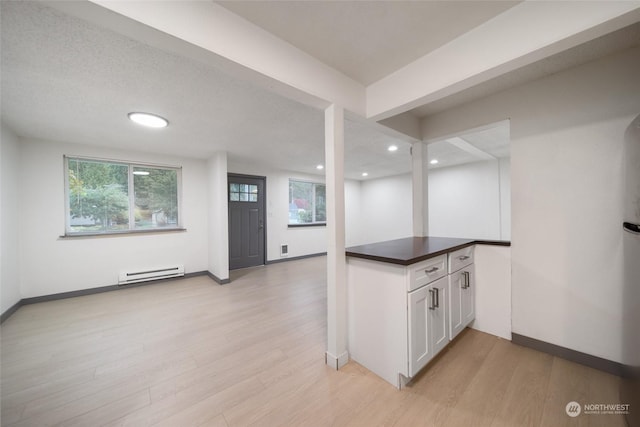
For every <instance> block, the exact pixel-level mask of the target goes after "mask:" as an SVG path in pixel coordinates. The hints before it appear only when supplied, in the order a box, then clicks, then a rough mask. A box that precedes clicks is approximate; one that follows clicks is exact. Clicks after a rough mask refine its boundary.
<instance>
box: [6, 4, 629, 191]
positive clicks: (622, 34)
mask: <svg viewBox="0 0 640 427" xmlns="http://www.w3.org/2000/svg"><path fill="white" fill-rule="evenodd" d="M267 3H269V4H268V5H267V4H263V2H240V3H239V4H236V3H235V2H234V3H233V5H231V4H228V3H224V2H223V4H224V5H225V7H228V8H229V9H230V10H234V9H238V10H237V12H239V13H243V14H244V15H245V16H246V17H247V18H248V19H258V18H255V17H254V16H253V15H256V13H257V12H256V11H258V12H260V11H261V10H264V11H265V12H264V13H265V17H264V19H263V21H264V22H262V24H261V25H264V26H265V27H267V26H270V25H275V24H273V22H275V21H277V19H276V18H277V17H278V14H283V15H282V16H285V17H287V19H286V21H289V20H290V21H296V22H298V21H300V22H303V23H306V24H305V25H304V26H306V27H305V28H306V30H305V31H306V32H305V31H303V29H302V28H300V27H299V24H296V23H295V22H287V23H281V24H279V25H276V27H280V26H281V27H282V29H281V30H277V28H276V29H274V30H273V31H274V33H276V34H277V33H278V31H282V32H284V35H282V37H284V38H285V39H287V40H288V41H290V43H292V44H295V43H308V46H306V47H305V46H299V47H300V48H302V49H309V50H310V52H309V53H310V54H312V55H317V56H318V57H319V58H320V59H321V60H324V61H327V62H329V63H332V64H333V65H335V66H336V67H337V68H341V69H344V70H345V73H351V74H353V75H354V77H355V78H356V79H360V80H362V81H369V80H375V79H377V78H379V76H380V73H386V72H388V70H393V69H395V68H397V67H398V66H402V65H404V63H405V61H410V60H411V58H412V55H414V56H415V55H418V56H419V55H421V54H423V53H425V52H427V51H429V50H431V49H433V48H435V47H437V45H438V44H442V43H443V42H444V41H446V40H447V38H451V37H455V35H456V34H457V32H460V31H466V29H469V28H471V27H473V26H475V25H478V24H479V23H481V22H484V21H485V20H486V19H488V18H490V16H491V15H492V14H496V13H499V11H500V9H501V8H503V9H506V8H508V7H510V6H511V5H512V3H503V2H497V3H494V2H489V3H485V2H471V3H472V4H466V3H462V2H446V3H447V4H449V3H456V4H454V5H448V6H444V3H443V4H441V2H366V1H365V2H348V3H344V2H339V3H336V4H341V5H342V6H341V7H344V8H345V9H344V11H343V12H340V9H339V8H338V9H336V4H333V5H332V4H330V3H328V2H300V3H309V4H307V5H300V4H298V3H295V5H294V4H291V3H290V2H289V3H279V2H267ZM430 3H434V4H432V5H430V6H424V4H430ZM436 4H437V6H436ZM479 4H482V5H484V6H483V7H479V6H478V5H479ZM392 5H393V7H391V6H392ZM421 5H422V6H421ZM463 6H464V11H463V12H462V9H459V8H461V7H463ZM485 7H486V10H485V9H484V8H485ZM0 8H1V26H0V31H1V33H0V41H1V48H2V49H1V55H2V56H1V64H0V65H1V67H2V68H1V70H0V71H1V72H0V78H1V83H0V84H1V87H0V89H1V91H2V98H1V112H2V120H3V121H4V122H5V123H6V124H7V125H9V126H10V127H11V128H13V129H14V130H15V131H16V133H17V134H18V135H20V136H23V137H30V138H38V139H44V140H56V141H64V142H72V143H81V144H93V145H100V146H109V147H115V148H121V149H128V150H136V151H142V152H151V151H155V152H161V153H167V154H175V155H180V156H188V157H194V158H207V157H209V156H210V155H211V154H212V153H214V152H215V151H220V150H225V151H227V152H228V153H229V157H230V159H232V160H236V161H246V162H249V163H260V164H263V165H266V166H268V167H272V168H277V169H284V170H292V171H298V172H302V173H312V174H313V173H318V172H317V170H316V169H315V166H316V165H317V164H319V163H323V162H324V136H323V133H324V122H323V120H324V119H323V113H322V111H320V110H317V109H314V108H312V107H309V106H306V105H303V104H300V103H297V102H294V101H292V100H290V99H285V98H282V97H281V96H278V95H276V94H274V93H272V92H269V91H267V90H265V89H262V88H259V87H257V86H254V85H253V84H251V83H248V82H246V81H243V80H240V79H238V78H237V77H234V76H230V75H228V74H226V73H224V72H222V71H220V70H218V69H216V68H214V67H212V66H210V65H205V64H203V63H199V62H196V61H194V60H191V59H187V58H185V57H183V56H180V55H179V54H175V53H168V52H166V51H163V50H160V49H157V48H153V47H150V46H148V45H146V44H143V43H141V42H138V41H135V40H132V39H130V38H128V37H125V36H123V35H121V34H119V33H116V32H113V31H111V30H106V29H104V28H101V27H99V26H96V25H93V24H89V23H88V22H86V21H83V20H81V19H78V18H73V17H70V16H68V15H65V14H64V13H62V12H60V11H58V10H57V9H52V8H49V7H47V5H46V2H8V1H4V2H0ZM363 8H364V9H367V10H369V11H368V12H367V11H365V10H364V9H363ZM418 8H425V9H424V10H422V11H420V10H419V9H418ZM449 8H450V9H449ZM289 9H290V13H289ZM455 10H457V11H458V12H461V13H460V16H455V17H453V18H452V17H450V16H449V15H448V14H450V13H452V11H455ZM357 11H360V12H361V13H362V15H358V16H360V17H358V16H356V12H357ZM472 12H473V13H472ZM261 13H262V12H260V13H257V15H260V16H261ZM420 13H423V14H424V16H422V19H419V20H417V21H419V22H417V21H416V20H415V19H414V18H415V16H412V17H410V16H409V15H414V14H415V15H419V14H420ZM467 15H473V16H467ZM365 18H366V19H365ZM410 18H411V19H410ZM420 23H421V24H420ZM445 24H446V25H445ZM136 25H137V24H136ZM423 27H428V28H423ZM639 27H640V25H639V24H635V25H634V26H631V27H628V28H626V29H623V30H620V31H618V32H616V33H612V34H610V35H607V36H604V37H602V38H601V39H597V40H594V41H592V42H590V43H588V44H586V45H582V46H579V47H576V48H573V49H570V50H568V51H566V52H564V53H563V54H558V55H556V56H554V57H550V58H548V59H546V60H543V61H540V62H538V63H535V64H533V65H531V66H528V67H526V68H523V69H520V70H516V71H514V72H512V73H509V74H507V75H506V76H503V77H501V78H500V79H494V80H492V81H489V82H487V83H485V84H483V85H480V86H477V87H474V88H471V89H469V90H467V91H463V92H460V93H458V94H454V95H452V96H450V97H448V98H445V99H443V100H440V101H437V102H434V103H432V104H429V105H426V106H423V107H420V108H418V109H415V110H413V111H412V112H411V113H412V114H414V115H417V116H425V115H431V114H434V113H437V112H439V111H442V110H444V109H446V108H451V107H453V106H455V105H459V104H460V103H463V102H468V101H470V100H473V99H476V98H478V97H481V96H486V95H488V94H490V93H494V92H496V91H499V90H503V89H506V88H507V87H511V86H514V85H516V84H521V83H523V82H525V81H529V80H531V79H534V78H539V77H541V76H543V75H546V74H550V73H554V72H558V71H560V70H562V69H565V68H568V67H570V66H575V65H578V64H581V63H584V62H586V61H588V60H592V59H595V58H597V57H599V56H602V55H605V54H607V53H611V52H613V51H616V50H620V49H624V48H626V47H631V46H634V45H637V44H638V40H639V39H640V37H639V33H640V28H639ZM267 29H269V28H267ZM363 35H367V36H366V37H365V36H363ZM429 35H431V36H429ZM367 37H369V38H367ZM394 37H395V39H394ZM306 38H308V39H309V41H308V42H305V41H304V40H305V39H306ZM392 39H393V40H395V43H396V45H395V46H392V47H391V45H388V44H387V42H386V41H385V40H387V41H388V40H392ZM323 40H325V42H324V43H323ZM327 47H330V49H328V50H326V51H325V52H324V53H323V49H327ZM345 52H346V53H345ZM349 52H351V53H349ZM324 54H330V56H331V55H334V57H327V58H322V56H323V55H324ZM352 60H353V61H352ZM350 61H351V62H350ZM349 67H353V68H349ZM385 67H389V68H385ZM347 68H349V70H350V71H349V70H347ZM384 70H387V71H384ZM369 73H370V74H369ZM131 111H150V112H155V113H157V114H160V115H163V116H165V117H167V118H168V119H169V120H170V122H171V124H170V126H169V127H168V128H166V129H164V130H162V131H161V132H159V131H157V130H146V129H142V128H140V127H137V126H135V125H134V124H132V123H131V122H129V121H128V119H127V113H129V112H131ZM390 135H393V134H392V133H388V132H381V131H380V127H379V126H376V125H371V124H369V123H366V121H352V120H347V122H346V124H345V168H346V170H345V176H346V177H348V178H353V179H362V173H363V172H367V173H368V174H369V177H368V179H371V178H376V177H382V176H389V175H395V174H400V173H406V172H408V171H409V170H410V155H409V144H408V143H407V142H405V141H406V140H407V139H400V138H398V137H394V136H390ZM463 137H464V138H465V140H466V141H467V142H469V143H471V144H472V145H474V146H476V147H477V148H479V149H480V150H483V151H485V152H487V153H492V155H493V156H494V157H504V156H507V155H508V146H509V144H508V130H507V132H506V134H505V132H504V130H502V131H501V130H495V129H494V130H491V131H490V130H487V131H483V132H480V133H478V134H477V135H464V136H463ZM391 144H394V145H397V146H399V147H400V149H399V150H398V151H397V152H395V153H389V152H388V151H387V147H388V146H389V145H391ZM430 154H433V155H436V154H437V155H438V156H439V160H440V164H439V166H445V165H453V164H459V163H463V162H467V161H472V160H473V156H471V157H470V154H469V153H467V152H464V151H463V150H460V149H459V148H457V147H455V146H453V145H451V144H448V143H442V144H440V143H438V145H435V144H434V145H433V146H430Z"/></svg>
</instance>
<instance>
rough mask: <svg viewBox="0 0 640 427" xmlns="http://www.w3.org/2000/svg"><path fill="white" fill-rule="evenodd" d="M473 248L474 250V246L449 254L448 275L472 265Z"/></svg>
mask: <svg viewBox="0 0 640 427" xmlns="http://www.w3.org/2000/svg"><path fill="white" fill-rule="evenodd" d="M473 248H475V246H467V247H466V248H462V249H459V250H457V251H455V252H450V253H449V273H453V272H454V271H458V270H460V269H461V268H463V267H466V266H467V265H469V264H473Z"/></svg>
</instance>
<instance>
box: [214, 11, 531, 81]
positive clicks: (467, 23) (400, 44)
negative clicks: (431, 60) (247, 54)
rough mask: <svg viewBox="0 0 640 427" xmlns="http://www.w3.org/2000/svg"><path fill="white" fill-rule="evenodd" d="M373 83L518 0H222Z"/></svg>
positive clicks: (256, 22) (269, 30) (345, 71)
mask: <svg viewBox="0 0 640 427" xmlns="http://www.w3.org/2000/svg"><path fill="white" fill-rule="evenodd" d="M216 3H218V4H220V5H222V6H224V7H225V8H227V9H228V10H230V11H232V12H233V13H235V14H237V15H240V16H242V17H243V18H245V19H246V20H248V21H250V22H252V23H254V24H256V25H258V26H259V27H262V28H263V29H265V30H267V31H268V32H270V33H272V34H274V35H276V36H278V37H279V38H281V39H283V40H285V41H287V42H289V43H291V44H292V45H294V46H296V47H297V48H299V49H301V50H303V51H305V52H307V53H309V54H311V55H312V56H314V57H316V58H317V59H319V60H320V61H322V62H324V63H325V64H327V65H329V66H331V67H333V68H335V69H337V70H339V71H341V72H342V73H344V74H346V75H347V76H349V77H351V78H353V79H354V80H356V81H358V82H360V83H362V84H364V85H368V84H371V83H373V82H375V81H377V80H379V79H381V78H382V77H385V76H386V75H388V74H390V73H392V72H393V71H395V70H397V69H399V68H401V67H403V66H405V65H407V64H409V63H411V62H413V61H414V60H416V59H418V58H419V57H421V56H424V55H426V54H427V53H429V52H431V51H433V50H435V49H436V48H438V47H440V46H442V45H444V44H445V43H447V42H449V41H451V40H452V39H454V38H456V37H458V36H460V35H462V34H464V33H466V32H468V31H469V30H471V29H473V28H475V27H477V26H478V25H480V24H482V23H484V22H486V21H488V20H489V19H491V18H493V17H495V16H496V15H499V14H500V13H502V12H504V11H505V10H507V9H509V8H510V7H512V6H514V5H516V4H517V3H519V1H503V0H500V1H477V0H476V1H218V2H216Z"/></svg>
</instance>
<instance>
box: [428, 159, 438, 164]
mask: <svg viewBox="0 0 640 427" xmlns="http://www.w3.org/2000/svg"><path fill="white" fill-rule="evenodd" d="M429 163H431V164H432V165H437V164H438V159H433V160H431V161H430V162H429Z"/></svg>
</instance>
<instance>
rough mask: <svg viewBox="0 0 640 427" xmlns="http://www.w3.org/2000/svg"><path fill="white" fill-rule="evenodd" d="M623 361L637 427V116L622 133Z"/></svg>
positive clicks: (626, 399)
mask: <svg viewBox="0 0 640 427" xmlns="http://www.w3.org/2000/svg"><path fill="white" fill-rule="evenodd" d="M624 168H625V171H624V173H625V210H624V219H623V223H622V230H623V231H622V234H623V239H624V243H623V244H624V249H623V250H624V280H625V283H624V291H623V297H624V298H623V313H622V315H623V316H622V319H623V322H624V323H623V325H622V330H623V349H622V350H623V353H622V355H623V359H624V360H623V361H624V365H625V372H624V373H623V379H622V382H621V387H620V403H622V404H629V405H630V408H629V414H627V415H626V418H627V423H628V424H629V426H630V427H640V116H638V117H636V118H635V120H633V122H631V124H630V125H629V127H628V128H627V131H626V133H625V147H624Z"/></svg>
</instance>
